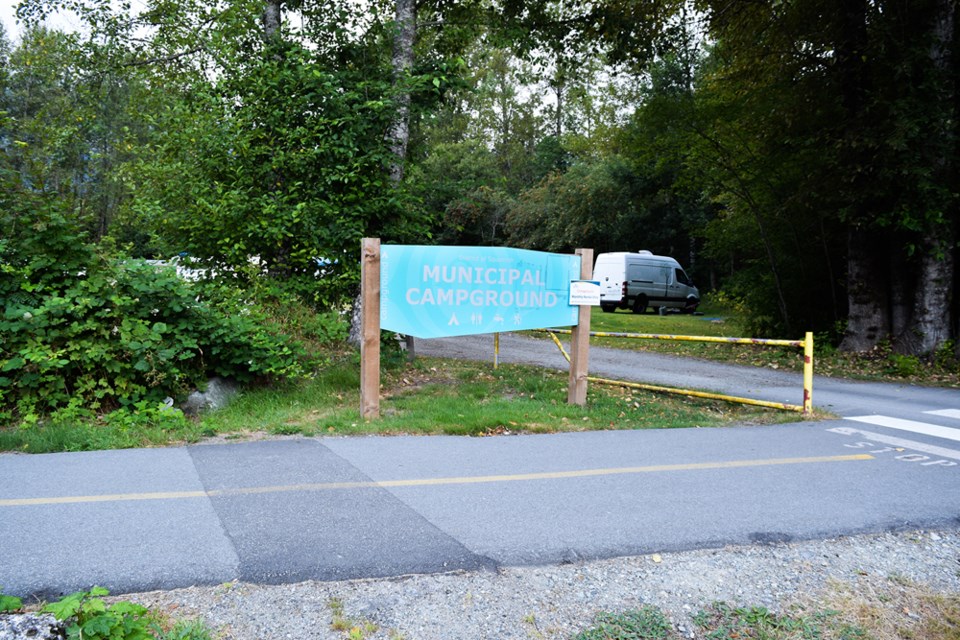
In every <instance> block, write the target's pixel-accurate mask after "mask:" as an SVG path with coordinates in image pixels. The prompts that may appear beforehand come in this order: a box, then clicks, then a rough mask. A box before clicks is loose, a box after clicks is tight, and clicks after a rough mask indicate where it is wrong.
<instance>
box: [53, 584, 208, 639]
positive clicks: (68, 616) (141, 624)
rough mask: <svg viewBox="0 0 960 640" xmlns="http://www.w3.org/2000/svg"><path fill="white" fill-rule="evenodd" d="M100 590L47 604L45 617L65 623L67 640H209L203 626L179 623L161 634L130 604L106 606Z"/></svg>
mask: <svg viewBox="0 0 960 640" xmlns="http://www.w3.org/2000/svg"><path fill="white" fill-rule="evenodd" d="M107 595H110V592H109V591H107V590H106V589H104V588H103V587H93V588H92V589H90V591H79V592H77V593H72V594H70V595H68V596H66V597H64V598H63V599H62V600H60V601H59V602H54V603H51V604H48V605H47V606H45V607H44V608H43V611H44V612H45V613H51V614H53V616H54V617H55V618H56V619H57V620H60V621H61V622H64V623H66V632H67V638H68V640H210V637H211V635H210V632H209V630H208V629H207V627H206V625H204V624H203V623H200V622H197V621H191V620H179V621H177V622H176V623H174V624H173V625H172V627H170V629H169V630H164V629H163V627H162V625H161V624H160V620H159V619H158V617H157V616H156V615H155V614H153V613H151V611H150V610H149V609H147V608H146V607H144V606H141V605H139V604H135V603H133V602H116V603H114V604H112V605H108V604H107V603H106V602H104V601H103V597H104V596H107Z"/></svg>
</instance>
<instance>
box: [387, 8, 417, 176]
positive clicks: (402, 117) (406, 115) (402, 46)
mask: <svg viewBox="0 0 960 640" xmlns="http://www.w3.org/2000/svg"><path fill="white" fill-rule="evenodd" d="M396 2H397V13H396V22H397V24H396V29H397V33H396V36H395V38H394V41H393V84H394V88H395V89H396V98H395V100H396V103H397V114H396V116H395V118H394V121H393V126H391V127H390V150H391V151H392V152H393V155H394V156H396V162H395V163H394V164H392V165H391V166H390V180H391V181H392V182H393V184H394V185H395V186H396V185H399V184H400V182H401V181H402V180H403V165H404V162H405V161H406V159H407V145H408V144H409V143H410V92H409V91H407V90H405V89H402V88H401V85H402V84H403V79H404V76H406V75H407V73H409V72H410V69H411V68H412V67H413V60H414V58H413V43H414V40H415V39H416V37H417V15H416V11H417V3H416V0H396Z"/></svg>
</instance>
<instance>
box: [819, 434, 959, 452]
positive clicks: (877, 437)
mask: <svg viewBox="0 0 960 640" xmlns="http://www.w3.org/2000/svg"><path fill="white" fill-rule="evenodd" d="M827 431H830V432H831V433H840V434H843V435H845V436H852V435H856V434H860V435H861V436H864V437H866V438H868V439H869V440H870V441H872V442H882V443H883V444H889V445H893V446H895V447H902V448H904V449H912V450H914V451H923V452H924V453H929V454H930V455H932V456H940V457H941V458H950V459H951V460H960V451H956V450H954V449H946V448H944V447H937V446H935V445H932V444H924V443H923V442H914V441H913V440H905V439H904V438H895V437H893V436H885V435H883V434H881V433H873V432H872V431H864V430H862V429H854V428H853V427H837V428H835V429H827Z"/></svg>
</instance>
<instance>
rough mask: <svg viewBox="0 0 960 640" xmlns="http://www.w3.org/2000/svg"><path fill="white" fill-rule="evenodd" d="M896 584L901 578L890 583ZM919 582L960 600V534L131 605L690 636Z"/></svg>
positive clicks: (228, 625) (405, 623)
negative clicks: (669, 631)
mask: <svg viewBox="0 0 960 640" xmlns="http://www.w3.org/2000/svg"><path fill="white" fill-rule="evenodd" d="M891 579H892V580H891ZM907 582H909V583H916V584H920V585H924V586H925V587H927V588H929V589H930V590H931V591H933V592H935V593H960V532H958V531H905V532H895V533H886V534H878V535H864V536H852V537H844V538H839V539H832V540H821V541H806V542H798V543H789V544H773V545H753V546H746V547H728V548H723V549H705V550H696V551H687V552H681V553H663V554H652V555H647V556H637V557H627V558H616V559H611V560H603V561H595V562H582V563H580V562H578V563H570V564H563V565H557V566H535V567H516V568H504V569H501V570H498V571H496V572H493V571H480V572H469V573H456V574H444V575H421V576H408V577H402V578H392V579H383V580H364V581H350V582H303V583H299V584H289V585H277V586H263V585H253V584H245V583H228V584H224V585H220V586H214V587H192V588H189V589H179V590H175V591H165V592H152V593H142V594H133V595H127V596H124V599H128V600H135V601H137V602H141V603H143V604H146V605H149V606H153V607H158V608H160V609H162V610H166V611H168V612H170V613H171V614H173V615H176V616H180V617H190V616H199V617H201V618H202V619H204V620H205V621H206V622H207V623H208V624H209V625H210V626H212V627H213V628H214V629H216V630H218V631H219V632H220V633H221V634H222V635H221V637H222V638H224V639H225V640H255V639H258V640H290V639H295V640H296V639H301V638H302V639H307V638H310V639H318V640H327V639H329V640H334V639H339V638H346V637H348V636H347V633H346V632H344V631H336V630H334V629H332V628H331V623H332V622H333V620H334V612H333V611H332V610H331V603H334V602H339V603H341V604H342V611H343V615H344V616H345V617H347V618H349V619H351V620H352V621H353V622H354V623H361V622H364V621H368V622H372V623H374V624H375V625H376V626H377V627H378V629H377V630H376V631H368V632H366V635H363V636H362V637H364V638H370V639H390V640H396V639H398V638H404V639H405V640H456V639H464V640H466V639H478V640H479V639H499V640H512V639H518V640H519V639H525V640H526V639H530V638H550V639H554V638H556V639H559V638H570V637H571V636H572V635H573V634H575V633H577V632H578V631H580V630H582V629H584V628H586V627H588V626H589V625H590V622H591V619H592V617H593V615H594V614H595V613H596V612H598V611H604V610H605V611H622V610H627V609H632V608H637V607H639V606H642V605H655V606H657V607H659V608H660V609H661V610H662V611H664V613H666V614H667V615H668V616H669V618H670V619H671V621H672V622H673V624H674V626H675V627H676V628H677V629H678V630H680V632H681V634H682V635H683V637H694V634H693V629H694V627H693V624H692V622H691V616H692V615H694V614H695V613H696V612H697V611H698V610H699V609H701V608H702V607H704V606H706V605H709V604H710V603H712V602H714V601H725V602H728V603H730V604H732V605H739V606H764V607H767V608H769V609H771V610H773V611H785V610H786V609H787V608H788V607H790V606H791V605H792V604H796V603H802V602H808V601H809V599H810V598H820V597H824V596H829V595H830V594H831V593H832V594H834V595H835V594H836V593H837V592H838V591H843V590H849V591H850V592H852V593H858V592H861V591H862V592H869V591H873V590H876V589H877V588H891V585H892V588H897V585H902V584H906V583H907Z"/></svg>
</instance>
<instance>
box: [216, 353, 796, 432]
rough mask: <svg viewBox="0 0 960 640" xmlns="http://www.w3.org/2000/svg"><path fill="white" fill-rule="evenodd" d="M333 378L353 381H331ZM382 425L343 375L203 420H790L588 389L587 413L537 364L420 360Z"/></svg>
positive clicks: (459, 427) (282, 423)
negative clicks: (363, 408) (366, 414)
mask: <svg viewBox="0 0 960 640" xmlns="http://www.w3.org/2000/svg"><path fill="white" fill-rule="evenodd" d="M331 375H334V376H335V377H336V378H337V379H338V380H339V381H340V382H342V383H346V384H331V383H330V376H331ZM383 385H384V389H383V391H382V393H381V402H380V413H381V416H382V417H381V419H379V420H374V421H364V420H360V419H359V404H360V397H359V391H358V387H359V380H357V379H356V378H355V377H353V376H349V375H345V374H344V373H343V372H341V373H339V374H336V373H327V374H325V376H323V377H320V378H318V379H317V380H315V381H313V382H311V383H309V384H306V385H304V386H303V387H301V388H298V389H291V390H289V391H288V392H286V393H285V394H283V395H278V394H277V393H276V392H273V391H269V390H263V391H253V392H249V393H246V394H244V396H243V397H242V398H240V400H238V401H237V402H235V403H233V404H232V405H230V406H229V407H227V408H226V409H224V410H222V411H219V412H217V413H215V414H210V415H209V416H206V417H205V418H204V420H203V423H204V425H205V426H206V428H207V430H209V431H214V432H217V433H236V434H241V433H244V432H250V431H263V432H267V433H272V434H291V433H301V434H305V435H315V434H326V433H331V434H332V433H336V434H369V433H387V434H398V433H415V434H448V435H472V436H477V435H490V434H497V433H520V432H523V433H550V432H557V431H587V430H595V429H667V428H676V427H695V426H699V427H711V426H719V425H723V424H729V423H730V422H732V421H739V422H753V423H758V422H783V421H788V420H795V419H796V417H795V416H793V415H791V414H783V413H780V412H776V411H771V410H766V409H757V408H745V407H740V406H737V405H730V404H728V403H725V402H714V401H701V400H696V399H693V398H688V397H683V396H679V397H664V396H660V395H655V394H651V393H647V392H638V391H631V390H626V389H623V388H620V387H607V386H601V385H596V384H595V385H591V387H590V393H589V394H588V400H587V405H586V406H585V407H577V406H571V405H569V404H567V402H566V393H567V375H566V374H564V373H561V372H555V371H551V370H544V369H539V368H534V367H524V366H516V365H502V366H501V367H500V368H499V369H497V370H494V369H493V367H492V365H489V364H482V363H473V362H458V361H449V360H440V359H432V358H420V359H418V360H417V362H415V363H412V364H405V365H404V366H403V367H401V368H399V369H394V370H389V371H387V372H385V374H384V378H383Z"/></svg>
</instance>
